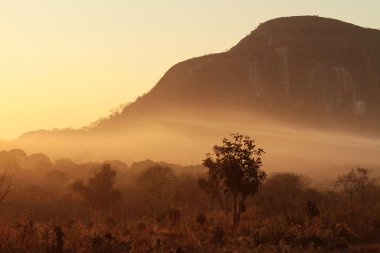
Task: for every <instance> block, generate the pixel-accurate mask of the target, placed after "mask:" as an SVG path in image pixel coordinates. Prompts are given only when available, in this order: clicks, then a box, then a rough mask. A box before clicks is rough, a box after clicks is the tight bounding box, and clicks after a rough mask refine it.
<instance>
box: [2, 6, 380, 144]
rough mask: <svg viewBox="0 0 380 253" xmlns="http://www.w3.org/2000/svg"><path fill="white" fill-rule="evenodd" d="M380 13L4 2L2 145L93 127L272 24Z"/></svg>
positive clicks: (367, 22)
mask: <svg viewBox="0 0 380 253" xmlns="http://www.w3.org/2000/svg"><path fill="white" fill-rule="evenodd" d="M379 10H380V1H378V0H366V1H359V0H357V1H354V0H318V1H316V0H288V1H285V0H284V1H279V0H266V1H263V0H261V1H258V0H257V1H256V0H233V1H232V0H229V1H227V0H187V1H184V0H135V1H133V0H124V1H122V0H107V1H105V0H0V138H15V137H17V136H18V135H19V134H21V133H23V132H25V131H29V130H35V129H41V128H44V129H52V128H65V127H74V128H77V127H81V126H84V125H88V124H89V123H91V122H92V121H95V120H96V119H98V118H100V117H103V116H106V115H107V114H108V113H109V110H110V109H111V108H113V107H116V106H117V105H119V104H120V103H126V102H130V101H133V100H134V99H135V98H136V97H138V96H139V95H141V94H143V93H145V92H147V91H149V89H151V88H152V87H153V86H154V85H155V84H156V82H157V81H158V80H159V78H160V77H161V76H162V75H163V74H164V73H165V71H166V70H167V69H168V68H169V67H170V66H172V65H173V64H175V63H177V62H179V61H182V60H185V59H187V58H191V57H195V56H200V55H204V54H208V53H216V52H221V51H225V50H228V49H229V48H230V47H232V46H233V45H235V44H236V43H237V42H238V41H239V40H240V39H242V38H243V37H244V36H245V35H247V34H248V33H250V31H251V30H253V29H254V28H255V27H257V25H258V24H260V23H261V22H264V21H266V20H268V19H271V18H275V17H280V16H292V15H319V16H325V17H332V18H337V19H341V20H344V21H348V22H351V23H355V24H358V25H361V26H365V27H372V28H380V15H379Z"/></svg>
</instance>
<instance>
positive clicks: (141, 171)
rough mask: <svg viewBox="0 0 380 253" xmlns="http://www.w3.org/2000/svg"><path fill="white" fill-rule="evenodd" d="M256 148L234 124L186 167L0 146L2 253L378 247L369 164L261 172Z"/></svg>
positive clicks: (379, 207) (376, 194)
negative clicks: (332, 171)
mask: <svg viewBox="0 0 380 253" xmlns="http://www.w3.org/2000/svg"><path fill="white" fill-rule="evenodd" d="M263 152H264V151H263V150H261V149H260V148H258V147H256V144H255V143H254V142H253V141H252V140H251V139H250V138H249V137H244V136H242V135H238V134H235V135H232V139H224V140H223V144H222V145H221V146H215V147H214V148H213V149H212V152H211V154H208V155H206V156H205V157H203V159H204V160H203V163H202V165H199V166H186V167H185V166H180V165H175V164H169V163H164V162H159V163H158V162H153V161H150V160H147V161H142V162H136V163H132V164H130V165H129V166H128V165H127V164H125V163H123V162H121V161H115V160H110V161H105V162H104V163H96V162H94V163H82V164H81V163H76V162H74V161H71V160H68V159H60V160H56V161H54V162H53V161H51V160H50V158H49V157H47V156H46V155H44V154H29V155H28V154H26V153H25V152H24V151H23V150H19V149H14V150H9V151H2V152H0V166H1V168H3V169H6V170H5V172H4V174H3V176H2V177H1V178H0V192H1V193H2V194H0V197H1V198H0V199H1V216H0V252H33V253H34V252H52V253H53V252H54V253H62V252H83V253H85V252H89V253H90V252H99V253H102V252H113V253H117V252H177V253H180V252H185V253H186V252H379V251H380V185H379V181H378V180H377V178H376V176H375V175H376V174H375V173H374V171H371V169H370V168H360V167H357V168H347V171H346V173H344V174H342V175H339V176H338V177H336V178H331V180H330V181H327V180H326V181H325V182H317V181H315V180H312V179H310V178H308V177H306V176H303V175H300V174H294V173H284V172H282V173H270V174H267V173H266V171H265V160H264V161H261V154H262V153H263ZM200 162H202V158H200Z"/></svg>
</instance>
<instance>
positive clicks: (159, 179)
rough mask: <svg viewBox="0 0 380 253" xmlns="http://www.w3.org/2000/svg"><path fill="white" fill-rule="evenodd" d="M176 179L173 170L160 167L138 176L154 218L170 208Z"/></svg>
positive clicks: (147, 170)
mask: <svg viewBox="0 0 380 253" xmlns="http://www.w3.org/2000/svg"><path fill="white" fill-rule="evenodd" d="M176 178H177V177H176V175H175V173H174V171H173V170H172V169H171V168H169V167H164V166H160V165H154V166H152V167H149V168H147V169H145V170H144V171H143V172H142V173H141V174H140V175H139V176H138V179H137V180H138V182H139V184H140V185H141V188H142V189H143V191H144V194H145V197H146V198H147V202H148V205H149V209H150V211H151V215H152V216H155V214H157V213H159V212H162V211H164V210H163V209H166V208H168V207H169V205H170V202H171V199H172V198H173V196H174V189H173V188H174V182H175V180H176Z"/></svg>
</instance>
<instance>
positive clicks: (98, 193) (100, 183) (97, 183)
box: [72, 164, 121, 209]
mask: <svg viewBox="0 0 380 253" xmlns="http://www.w3.org/2000/svg"><path fill="white" fill-rule="evenodd" d="M115 178H116V171H115V170H113V169H111V166H110V165H109V164H104V165H103V167H102V169H101V170H100V171H97V172H95V175H94V176H93V177H91V178H90V179H89V180H88V183H87V184H84V183H83V181H82V180H77V181H76V182H74V183H73V184H72V188H73V190H74V192H76V193H78V194H79V195H80V196H81V197H82V198H83V199H85V200H86V201H87V202H88V204H90V206H91V207H93V208H100V209H109V208H110V207H111V205H112V204H113V203H114V202H115V201H118V200H120V199H121V193H120V191H119V190H118V189H117V188H115Z"/></svg>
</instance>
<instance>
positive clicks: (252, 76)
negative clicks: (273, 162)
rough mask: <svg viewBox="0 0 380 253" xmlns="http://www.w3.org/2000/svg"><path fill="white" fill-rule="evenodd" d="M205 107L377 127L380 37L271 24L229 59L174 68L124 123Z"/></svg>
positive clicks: (304, 22) (320, 26)
mask: <svg viewBox="0 0 380 253" xmlns="http://www.w3.org/2000/svg"><path fill="white" fill-rule="evenodd" d="M205 108H209V109H217V110H219V111H236V110H241V111H245V112H261V113H264V114H265V113H271V112H277V113H281V114H284V113H285V114H288V115H290V117H295V118H297V117H298V118H299V117H301V118H307V117H310V115H319V116H323V115H333V117H335V116H338V117H346V118H350V117H354V116H355V115H362V116H363V118H366V121H376V122H377V118H379V115H380V31H379V30H375V29H367V28H362V27H359V26H355V25H353V24H349V23H345V22H341V21H338V20H334V19H328V18H321V17H317V16H300V17H286V18H278V19H274V20H270V21H267V22H265V23H262V24H260V25H259V26H258V27H257V29H255V30H254V31H253V32H252V33H251V34H249V35H248V36H247V37H245V38H244V39H242V40H241V41H240V42H239V43H238V44H237V45H236V46H234V47H233V48H231V50H229V51H227V52H225V53H219V54H212V55H206V56H203V57H198V58H193V59H190V60H187V61H184V62H181V63H178V64H176V65H174V66H173V67H172V68H171V69H170V70H169V71H168V72H167V73H166V74H165V75H164V76H163V77H162V79H161V80H160V81H159V82H158V83H157V85H156V86H155V87H154V88H153V89H152V90H151V91H150V92H149V93H148V94H146V95H144V96H143V97H141V98H140V99H138V100H137V101H136V102H135V103H133V104H131V105H130V106H128V107H127V108H126V109H125V110H124V111H123V113H122V114H121V116H120V117H119V119H120V118H129V119H131V118H133V117H135V116H142V115H143V116H144V117H149V115H152V114H156V115H157V114H158V113H169V115H170V111H172V110H173V109H175V110H177V111H180V112H184V111H191V110H197V109H201V110H204V109H205ZM308 115H309V116H308ZM364 115H365V116H364ZM114 120H115V121H116V120H117V119H114ZM368 124H375V123H373V122H370V123H368Z"/></svg>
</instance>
